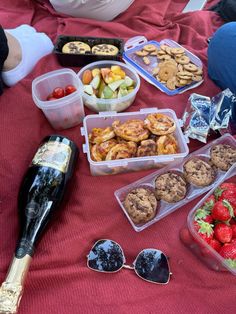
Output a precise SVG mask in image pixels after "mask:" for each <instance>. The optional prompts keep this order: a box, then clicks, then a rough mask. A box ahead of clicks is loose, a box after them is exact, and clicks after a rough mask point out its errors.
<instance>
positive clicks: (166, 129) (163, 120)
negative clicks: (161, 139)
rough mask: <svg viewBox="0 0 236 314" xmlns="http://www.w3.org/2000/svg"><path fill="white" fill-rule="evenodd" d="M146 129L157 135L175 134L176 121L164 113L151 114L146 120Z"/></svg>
mask: <svg viewBox="0 0 236 314" xmlns="http://www.w3.org/2000/svg"><path fill="white" fill-rule="evenodd" d="M144 125H145V127H146V128H147V129H148V130H149V131H151V132H152V133H153V134H156V135H166V134H170V133H173V132H174V131H175V129H176V124H175V121H174V120H173V119H172V118H171V117H169V116H167V115H164V114H162V113H151V114H149V115H148V116H147V117H146V119H145V120H144Z"/></svg>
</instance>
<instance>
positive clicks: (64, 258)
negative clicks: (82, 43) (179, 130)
mask: <svg viewBox="0 0 236 314" xmlns="http://www.w3.org/2000/svg"><path fill="white" fill-rule="evenodd" d="M186 3H187V1H184V0H178V1H177V0H175V1H172V0H158V1H156V0H147V1H143V0H135V1H134V3H133V4H132V5H131V6H130V8H129V9H128V10H127V11H126V12H125V13H123V14H121V15H120V16H118V17H117V18H116V19H115V20H114V21H112V22H101V21H96V20H89V19H80V18H72V17H69V16H66V15H63V14H58V13H56V12H55V11H54V10H53V8H52V7H51V5H50V4H49V3H48V2H47V1H30V0H15V1H9V0H1V2H0V22H1V24H2V26H3V27H4V28H14V27H16V26H18V25H20V24H30V25H32V26H34V27H35V28H36V29H37V31H39V32H45V33H46V34H48V36H50V38H51V39H52V41H53V42H54V43H55V41H56V38H57V36H58V35H61V34H64V35H78V36H81V35H83V36H101V37H119V38H123V39H124V40H125V41H126V40H127V39H129V38H131V37H133V36H138V35H144V36H145V37H146V38H147V39H148V40H156V41H160V40H162V39H165V38H170V39H173V40H175V41H177V42H178V43H180V44H181V45H183V46H184V47H186V48H187V49H189V50H190V51H191V52H193V53H194V54H196V55H197V56H198V57H199V58H200V59H201V60H202V62H203V64H204V82H203V84H202V85H201V86H199V87H197V88H196V89H194V90H192V91H191V90H190V91H187V92H186V93H184V94H181V95H177V96H167V95H166V94H164V93H162V92H161V91H159V90H158V89H156V88H155V87H154V86H152V85H150V84H149V83H147V82H146V81H144V80H143V79H141V88H140V90H139V92H138V94H137V97H136V99H135V102H134V103H133V104H132V106H131V107H130V108H129V109H128V111H130V112H132V111H138V110H140V109H141V108H149V107H157V108H170V109H173V110H175V112H176V114H177V116H178V117H179V118H180V117H181V116H182V114H183V112H184V109H185V106H186V103H187V100H188V98H189V95H190V94H191V93H192V92H196V93H198V94H202V95H206V96H210V97H212V96H213V95H216V94H217V93H218V92H219V88H218V87H217V86H216V85H215V84H214V83H213V82H212V81H211V80H210V79H209V78H208V76H207V38H208V37H210V36H212V34H213V33H214V32H215V31H216V29H217V28H218V27H219V26H220V25H221V24H222V23H223V21H222V20H221V19H220V17H219V16H218V15H217V14H216V13H214V12H210V11H207V10H206V9H205V10H202V11H197V12H191V13H186V14H183V13H181V12H182V10H183V8H184V6H185V5H186ZM215 3H216V1H208V4H207V6H206V8H209V7H210V6H212V5H213V4H215ZM32 44H33V43H32ZM59 68H61V66H60V64H59V63H58V61H57V59H56V57H55V55H53V54H51V55H48V56H46V57H44V58H43V59H41V60H40V62H39V63H38V64H37V65H36V67H35V68H34V70H33V71H32V72H31V73H30V74H29V75H28V76H27V77H26V78H24V79H23V80H22V81H20V82H19V83H18V84H17V85H15V86H14V87H12V88H6V89H5V92H4V94H3V95H2V96H1V97H0V119H1V120H0V121H1V122H0V143H1V144H0V281H1V282H2V281H3V280H4V278H5V276H6V273H7V269H8V267H9V263H10V261H11V258H12V255H13V252H14V249H15V245H16V241H17V236H18V230H19V222H18V215H17V194H18V190H19V186H20V182H21V180H22V177H23V175H24V172H25V171H26V169H27V167H28V166H29V164H30V162H31V160H32V157H33V155H34V153H35V151H36V149H37V147H38V145H39V143H40V141H41V140H42V139H43V138H44V137H45V136H46V135H48V134H54V133H60V134H62V135H65V136H67V137H69V138H70V139H72V140H73V141H75V143H76V144H77V145H78V147H79V148H80V156H79V160H78V164H77V168H76V172H75V175H74V179H73V183H72V184H71V185H70V190H69V191H68V194H67V197H66V201H65V203H64V205H63V207H62V208H61V210H60V212H59V213H58V215H57V218H56V219H55V220H53V221H52V222H51V223H50V226H49V227H48V229H47V231H46V232H45V234H44V237H43V238H42V239H41V241H40V243H39V245H38V247H37V250H36V253H35V255H34V258H33V261H32V264H31V267H30V270H29V273H28V276H27V280H26V283H25V291H24V295H23V298H22V301H21V304H20V308H19V314H42V313H43V314H49V313H50V314H62V313H63V314H77V313H83V314H93V313H94V314H95V313H96V314H98V313H101V314H113V313H114V314H118V313H119V314H123V313H135V314H146V313H148V314H151V313H153V314H154V313H163V314H164V313H165V314H169V313H184V314H185V313H198V314H201V313H202V314H203V313H204V314H205V313H225V314H226V313H233V312H234V311H235V306H236V302H235V293H236V285H235V277H234V276H233V275H232V274H230V273H229V272H221V273H219V272H215V271H213V270H210V269H208V268H207V267H206V265H204V264H203V263H202V262H200V261H199V260H198V259H197V258H196V257H195V256H194V255H193V254H192V253H191V252H190V251H189V250H188V249H187V248H186V247H184V245H183V244H182V243H181V241H180V239H179V230H180V228H181V227H182V226H183V225H184V223H185V222H186V218H187V215H188V212H189V210H190V209H192V208H193V206H194V205H195V204H196V203H197V201H199V198H198V199H196V200H194V201H192V202H190V203H188V204H187V205H185V206H183V207H182V208H180V209H178V210H177V211H175V212H174V213H172V214H170V215H169V216H167V217H165V218H164V219H162V220H161V221H159V222H157V223H156V224H153V225H152V226H151V227H149V228H147V229H145V230H144V231H142V232H140V233H137V232H135V231H134V230H133V228H132V227H131V225H130V223H129V221H128V220H127V218H126V217H125V215H124V213H123V212H122V210H121V208H120V207H119V205H118V203H117V201H116V199H115V197H114V191H115V190H117V189H118V188H121V187H123V186H124V185H127V184H129V183H132V182H133V181H136V180H138V179H140V178H142V177H143V176H145V175H147V174H149V173H151V172H152V171H153V170H145V171H144V170H143V171H138V172H133V173H125V174H118V175H115V176H98V177H93V176H91V174H90V170H89V164H88V161H87V158H86V155H85V154H83V152H82V144H83V143H84V138H83V137H82V136H81V135H80V127H81V125H80V126H77V127H74V128H71V129H68V130H64V131H60V132H58V131H57V132H56V131H55V130H53V129H52V127H51V126H50V124H49V123H48V121H47V120H46V118H45V116H44V114H43V113H42V111H40V110H39V109H38V108H37V107H36V106H35V104H34V103H33V100H32V95H31V84H32V80H33V79H34V78H36V77H37V76H39V75H42V74H44V73H46V72H49V71H52V70H56V69H59ZM73 70H75V71H76V72H78V71H79V68H73ZM85 111H86V114H91V113H92V112H91V111H89V110H88V109H86V110H85ZM202 145H203V144H202V143H200V142H197V141H193V140H191V142H190V144H189V147H190V151H193V150H195V149H196V148H200V147H201V146H202ZM97 239H113V240H115V241H117V242H118V243H120V245H121V246H122V248H123V250H124V253H125V255H126V260H127V263H129V264H131V263H132V262H133V260H134V259H135V257H136V255H137V254H138V252H140V251H141V250H142V249H144V248H150V247H152V248H157V249H160V250H162V251H163V252H165V253H166V255H167V256H168V257H169V263H170V268H171V272H172V273H173V275H172V276H171V280H170V282H169V284H167V285H164V286H161V285H154V284H151V283H147V282H145V281H143V280H141V279H139V278H138V277H137V276H136V275H135V273H134V272H133V271H130V270H127V269H123V270H121V271H120V272H118V273H116V274H101V273H97V272H93V271H91V270H89V269H88V268H87V266H86V255H87V254H88V252H89V250H90V248H91V247H92V245H93V243H94V242H95V241H96V240H97Z"/></svg>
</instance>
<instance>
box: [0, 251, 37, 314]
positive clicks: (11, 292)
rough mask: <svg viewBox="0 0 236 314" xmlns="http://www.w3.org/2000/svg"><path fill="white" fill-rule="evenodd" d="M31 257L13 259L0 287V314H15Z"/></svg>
mask: <svg viewBox="0 0 236 314" xmlns="http://www.w3.org/2000/svg"><path fill="white" fill-rule="evenodd" d="M31 259H32V258H31V256H29V255H25V256H24V257H23V258H21V259H19V258H16V257H14V258H13V261H12V264H11V266H10V268H9V271H8V274H7V277H6V279H5V281H4V282H3V283H2V285H1V287H0V313H1V314H6V313H9V314H11V313H17V310H18V307H19V303H20V299H21V297H22V293H23V286H24V281H25V278H26V275H27V272H28V269H29V265H30V262H31Z"/></svg>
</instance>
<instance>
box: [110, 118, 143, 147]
mask: <svg viewBox="0 0 236 314" xmlns="http://www.w3.org/2000/svg"><path fill="white" fill-rule="evenodd" d="M112 126H113V129H114V132H115V134H116V135H117V136H119V137H121V138H123V139H125V140H127V141H133V142H140V141H142V140H146V139H147V138H148V136H149V131H148V130H147V129H145V128H144V122H143V121H142V120H138V119H136V120H127V121H126V122H124V123H123V124H121V122H120V121H119V120H116V121H114V122H113V123H112Z"/></svg>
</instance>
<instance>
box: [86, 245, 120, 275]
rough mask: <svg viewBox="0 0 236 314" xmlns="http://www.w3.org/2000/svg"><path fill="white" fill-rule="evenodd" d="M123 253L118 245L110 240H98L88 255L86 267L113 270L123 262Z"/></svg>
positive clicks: (117, 268)
mask: <svg viewBox="0 0 236 314" xmlns="http://www.w3.org/2000/svg"><path fill="white" fill-rule="evenodd" d="M124 260H125V258H124V254H123V251H122V249H121V247H120V246H119V244H117V243H115V242H114V241H111V240H99V241H98V242H96V243H95V245H94V246H93V248H92V249H91V251H90V252H89V255H88V267H90V268H92V269H94V270H97V271H104V272H115V271H118V270H119V269H121V268H122V266H123V264H124Z"/></svg>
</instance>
